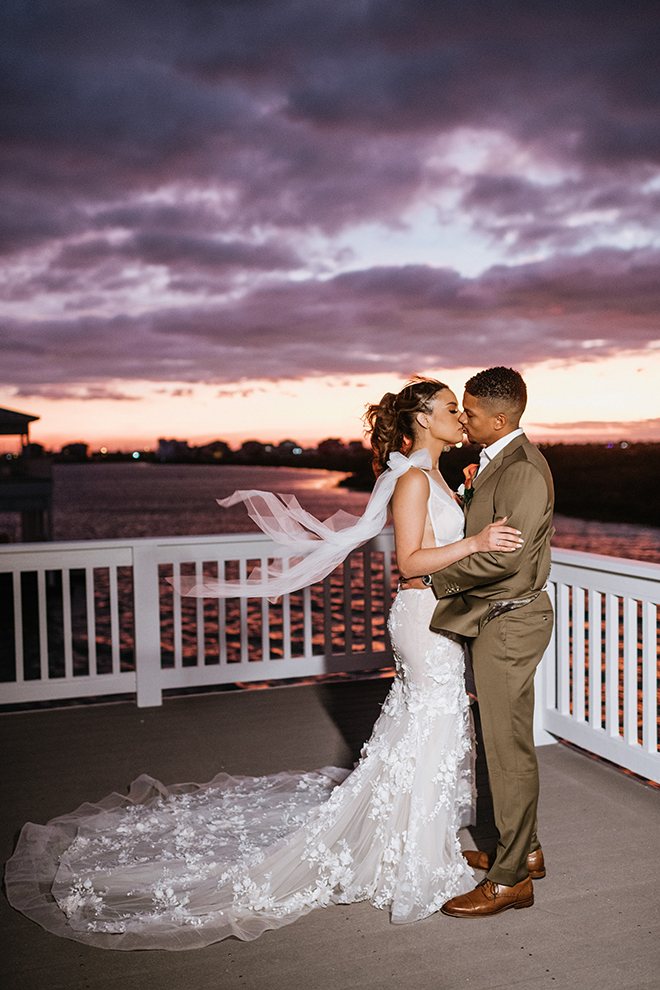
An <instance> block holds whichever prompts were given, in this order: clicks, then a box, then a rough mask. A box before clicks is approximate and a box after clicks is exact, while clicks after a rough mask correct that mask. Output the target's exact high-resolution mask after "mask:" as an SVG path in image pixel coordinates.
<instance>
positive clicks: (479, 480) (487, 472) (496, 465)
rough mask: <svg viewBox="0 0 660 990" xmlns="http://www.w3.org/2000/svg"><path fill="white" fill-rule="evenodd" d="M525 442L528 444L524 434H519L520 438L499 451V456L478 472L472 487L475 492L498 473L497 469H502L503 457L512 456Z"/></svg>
mask: <svg viewBox="0 0 660 990" xmlns="http://www.w3.org/2000/svg"><path fill="white" fill-rule="evenodd" d="M527 442H528V441H527V437H526V436H525V434H524V433H521V434H520V436H517V437H515V439H513V440H512V441H511V443H508V444H507V445H506V447H504V448H503V450H500V452H499V454H496V455H495V457H494V458H493V459H492V461H490V462H489V463H488V464H487V465H486V467H485V468H484V469H483V471H480V472H479V474H478V475H477V477H476V478H475V479H474V485H473V487H474V490H475V492H476V491H477V490H478V489H479V488H480V486H481V485H482V484H483V482H484V481H487V480H488V478H490V476H491V474H494V473H495V472H496V471H499V469H500V468H501V467H502V462H503V461H504V458H505V457H508V456H509V454H512V453H513V451H514V450H517V449H518V447H521V446H522V445H523V444H524V443H527Z"/></svg>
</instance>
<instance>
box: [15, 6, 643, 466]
mask: <svg viewBox="0 0 660 990" xmlns="http://www.w3.org/2000/svg"><path fill="white" fill-rule="evenodd" d="M2 20H3V22H4V23H3V24H2V25H1V26H0V36H1V37H2V41H1V42H0V44H1V45H2V48H3V51H4V54H3V62H4V70H3V78H4V83H3V87H4V92H3V95H2V98H1V100H0V117H1V119H2V133H3V135H4V137H3V144H2V149H1V156H2V172H3V182H2V193H1V197H2V202H1V203H0V245H1V249H2V261H1V267H0V306H1V313H0V406H6V407H9V408H12V409H19V410H22V411H26V412H30V413H32V414H34V415H39V416H40V417H41V420H40V421H39V422H38V423H36V424H34V427H33V428H32V431H31V436H32V439H34V440H38V441H40V442H42V443H44V444H46V445H47V446H54V447H59V446H60V445H61V444H62V443H66V442H70V441H76V440H81V439H82V440H86V441H87V442H89V443H90V444H91V445H92V446H93V447H95V448H97V447H99V446H101V445H106V446H108V447H110V448H113V449H114V448H115V447H118V446H119V447H124V448H128V447H129V446H135V445H139V446H143V445H153V444H154V443H155V440H156V438H157V437H159V436H166V437H171V436H174V437H180V438H186V439H188V440H189V441H190V442H191V443H196V442H202V441H205V440H210V439H215V438H222V439H225V440H228V441H230V442H231V443H233V444H237V443H239V442H240V441H241V440H244V439H247V438H249V437H257V438H259V439H262V440H279V439H283V438H284V437H291V438H293V439H296V440H299V441H301V442H305V443H310V442H316V441H318V440H320V439H323V438H324V437H327V436H340V437H343V438H344V439H346V440H349V439H353V438H356V437H359V436H361V426H360V416H361V414H362V412H363V409H364V404H365V403H366V402H368V401H373V400H375V399H378V398H379V397H380V395H381V394H382V393H383V392H384V391H386V390H393V389H397V388H399V387H400V386H401V385H402V384H403V382H404V381H405V379H406V377H407V376H408V375H410V374H412V373H415V372H418V373H429V374H432V375H433V376H434V377H440V378H442V380H444V381H447V382H448V383H449V384H450V385H451V386H452V387H453V388H455V390H457V391H458V393H459V395H460V393H461V391H462V386H463V383H464V382H465V380H466V377H468V376H469V375H470V374H472V373H474V371H475V370H478V369H479V368H482V367H486V366H490V365H494V364H504V365H508V366H513V367H517V368H518V369H519V370H520V371H522V372H523V373H524V375H525V377H526V379H527V381H528V385H529V389H530V403H529V407H528V412H527V416H526V420H525V423H526V426H527V428H528V432H529V433H530V435H531V436H533V437H534V438H537V439H550V440H580V439H624V438H625V439H628V440H635V439H640V440H642V439H643V440H660V402H659V401H658V394H659V392H660V305H659V304H660V228H659V224H658V220H659V217H660V72H659V71H658V51H659V50H660V7H659V6H658V3H657V0H653V2H639V0H627V2H621V0H617V2H610V3H608V2H604V0H572V2H570V3H569V2H564V0H517V2H516V0H512V2H508V0H473V2H471V0H438V2H433V0H370V2H367V0H21V2H20V3H19V2H18V0H17V2H12V3H10V4H8V5H6V7H5V11H4V13H3V15H2Z"/></svg>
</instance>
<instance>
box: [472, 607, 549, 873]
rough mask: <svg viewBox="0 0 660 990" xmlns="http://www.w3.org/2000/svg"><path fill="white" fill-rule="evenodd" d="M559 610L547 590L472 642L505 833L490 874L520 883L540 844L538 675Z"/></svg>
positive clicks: (491, 778)
mask: <svg viewBox="0 0 660 990" xmlns="http://www.w3.org/2000/svg"><path fill="white" fill-rule="evenodd" d="M552 622H553V613H552V606H551V604H550V599H549V598H548V595H547V593H546V592H545V591H542V592H541V594H540V595H539V597H538V598H537V599H536V600H535V601H533V602H530V604H529V605H524V606H522V607H521V608H517V609H514V610H512V611H510V612H505V613H504V614H503V615H500V616H498V618H496V619H492V620H491V621H490V622H489V623H487V624H486V625H485V626H484V628H483V629H482V630H481V632H480V633H479V635H478V636H477V637H476V638H475V639H474V640H472V644H471V652H472V667H473V670H474V680H475V685H476V688H477V699H478V701H479V714H480V716H481V727H482V732H483V741H484V749H485V752H486V762H487V764H488V780H489V783H490V790H491V795H492V798H493V811H494V815H495V824H496V825H497V828H498V831H499V834H500V838H499V843H498V847H497V855H496V858H495V862H494V863H493V865H492V867H491V868H490V870H489V871H488V874H487V876H488V879H489V880H493V881H494V882H495V883H500V884H506V885H507V886H513V884H516V883H518V882H519V881H520V880H524V879H525V877H526V876H527V875H528V871H527V855H528V853H530V852H533V851H534V850H535V849H538V848H539V841H538V838H537V836H536V807H537V803H538V794H539V774H538V764H537V761H536V750H535V747H534V724H533V723H534V672H535V670H536V668H537V666H538V664H539V663H540V661H541V658H542V657H543V654H544V653H545V650H546V648H547V646H548V643H549V642H550V636H551V632H552Z"/></svg>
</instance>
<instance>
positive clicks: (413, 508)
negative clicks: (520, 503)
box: [5, 379, 521, 949]
mask: <svg viewBox="0 0 660 990" xmlns="http://www.w3.org/2000/svg"><path fill="white" fill-rule="evenodd" d="M458 413H459V407H458V404H457V401H456V396H455V395H454V393H453V392H452V391H451V390H450V389H449V388H448V387H447V386H446V385H443V384H442V383H440V382H437V381H434V380H431V379H415V380H413V381H412V382H410V383H409V384H408V385H406V386H405V388H403V389H402V390H401V392H399V393H398V395H393V394H391V393H387V394H386V395H385V396H384V397H383V399H382V400H381V402H380V403H379V404H377V405H372V406H369V407H368V409H367V413H366V417H365V419H366V421H367V423H368V426H369V433H370V435H371V443H372V447H373V450H374V465H375V468H376V472H377V473H378V475H379V478H378V481H377V484H376V487H375V489H374V493H373V495H372V497H371V499H370V502H369V506H368V507H367V510H366V512H365V514H364V516H363V517H362V518H361V519H360V520H357V521H356V520H353V525H352V526H347V524H346V518H345V517H344V518H343V519H342V520H341V521H340V524H339V525H334V524H333V522H332V520H328V521H326V524H325V525H324V524H320V523H319V522H318V520H315V519H313V517H309V518H305V517H306V514H305V513H303V510H302V509H300V506H298V505H297V503H295V502H287V503H286V508H282V503H278V505H277V506H276V512H275V514H274V516H273V515H272V514H271V515H268V519H267V522H266V523H264V528H267V529H268V527H270V528H271V529H272V527H273V526H275V527H276V528H278V531H284V530H287V529H288V530H289V531H292V532H293V533H294V538H293V542H294V543H295V544H296V545H298V543H299V542H300V533H301V526H303V525H305V526H307V528H308V529H310V530H312V532H313V533H314V541H313V542H312V544H311V546H312V552H311V554H309V555H308V556H307V557H305V558H304V559H303V560H302V562H301V563H302V564H303V565H305V562H306V561H307V565H308V569H307V571H306V572H305V573H306V574H307V575H309V574H310V573H321V572H323V573H327V572H328V568H330V569H331V568H332V566H334V564H329V563H328V561H329V559H330V558H331V557H332V559H333V560H334V559H335V558H336V555H337V549H336V543H337V533H339V534H340V539H339V543H340V544H341V548H342V549H341V555H340V556H346V554H347V553H348V552H349V550H350V549H351V544H352V546H356V545H359V543H361V542H364V540H365V539H368V538H369V536H365V532H369V534H370V535H375V533H374V532H373V530H374V529H375V531H376V532H378V528H376V527H379V528H381V527H382V525H383V522H384V521H385V516H384V513H386V511H387V504H388V503H389V505H390V507H391V512H392V517H393V523H394V536H395V544H396V554H397V562H398V568H399V571H400V574H401V578H402V580H401V584H400V586H399V591H398V593H397V595H396V598H395V600H394V603H393V605H392V609H391V612H390V617H389V633H390V638H391V641H392V646H393V649H394V657H395V662H396V677H395V679H394V682H393V684H392V688H391V690H390V692H389V694H388V696H387V698H386V700H385V703H384V705H383V709H382V712H381V715H380V716H379V718H378V720H377V722H376V724H375V726H374V729H373V733H372V735H371V738H370V739H369V741H368V742H367V743H366V744H365V746H364V748H363V750H362V754H361V758H360V761H359V762H358V764H357V765H356V767H355V769H354V770H353V771H352V772H349V771H347V770H341V769H338V768H336V767H324V768H323V769H321V770H319V771H316V772H314V773H291V772H285V773H279V774H275V775H272V776H268V777H260V778H252V777H229V776H228V775H227V774H219V775H218V776H216V777H215V778H214V779H213V780H212V781H210V783H208V784H204V785H201V786H198V785H195V784H180V785H174V786H170V787H165V786H164V785H163V784H161V783H160V782H158V781H156V780H153V779H152V778H150V777H147V776H142V777H139V778H138V779H137V780H136V781H134V783H133V785H132V786H131V790H130V793H129V795H128V797H123V796H121V795H119V794H112V795H110V796H109V797H107V798H105V799H104V800H102V801H100V802H99V803H98V804H95V805H91V804H84V805H82V806H81V807H80V808H79V809H78V810H77V811H76V812H73V813H72V814H69V815H65V816H62V817H61V818H56V819H53V821H51V822H49V823H48V824H47V825H45V826H39V825H33V824H27V825H26V826H25V827H24V828H23V831H22V833H21V837H20V839H19V842H18V846H17V849H16V852H15V853H14V856H13V857H12V859H11V860H10V861H9V863H8V864H7V869H6V877H5V880H6V887H7V893H8V897H9V900H10V902H11V903H12V905H13V906H14V907H16V908H17V909H18V910H20V911H22V912H23V913H24V914H26V915H27V916H28V917H30V918H32V919H33V920H34V921H36V922H38V923H39V924H40V925H42V926H43V927H44V928H46V929H47V930H49V931H51V932H54V933H55V934H57V935H61V936H63V937H66V938H71V939H75V940H77V941H79V942H83V943H86V944H89V945H94V946H98V947H100V948H106V949H149V948H152V949H155V948H158V949H189V948H196V947H199V946H203V945H208V944H210V943H211V942H215V941H218V940H219V939H222V938H225V937H227V936H229V935H234V936H236V937H238V938H241V939H253V938H257V937H258V936H259V935H260V934H261V933H262V932H264V931H265V930H266V929H273V928H278V927H280V926H282V925H286V924H289V923H290V922H292V921H294V920H295V919H296V918H298V917H300V916H301V915H303V914H306V913H307V912H308V911H311V910H312V909H313V908H316V907H321V906H325V905H328V904H347V903H350V902H353V901H358V900H369V901H370V902H371V903H372V904H373V905H374V906H375V907H379V908H389V910H390V912H391V918H392V921H393V922H395V923H405V922H412V921H416V920H418V919H421V918H425V917H427V916H428V915H430V914H432V913H433V912H435V911H437V910H438V909H439V908H440V907H441V905H442V904H443V903H444V902H445V901H446V900H447V899H448V898H450V897H454V896H455V895H457V894H461V893H464V892H467V891H468V890H470V889H471V888H472V886H473V879H472V876H473V875H472V871H471V869H470V867H469V866H468V865H467V863H466V862H465V860H464V858H463V857H462V855H461V849H460V845H459V842H458V837H457V832H458V829H459V828H460V827H461V826H462V825H465V824H468V823H469V822H470V820H471V818H472V811H473V804H474V788H473V780H472V767H473V759H472V737H471V725H470V715H469V704H468V698H467V695H466V692H465V688H464V679H463V673H464V657H463V647H462V644H461V643H460V642H459V641H458V639H457V638H456V637H454V636H453V635H451V634H447V635H439V634H437V633H433V632H431V631H430V630H429V621H430V619H431V615H432V612H433V608H434V603H435V599H434V596H433V592H432V590H431V588H429V587H427V586H426V585H425V584H424V583H423V581H422V579H421V576H422V575H427V574H429V573H430V572H433V571H437V570H440V569H441V568H443V567H445V566H447V565H448V564H450V563H453V562H454V561H457V560H460V559H462V558H463V557H465V556H468V555H469V554H472V553H479V552H485V551H488V552H493V551H496V550H497V551H498V552H511V551H514V550H516V549H517V547H518V546H519V545H520V543H521V539H520V534H519V533H518V531H517V530H514V529H512V528H511V527H507V526H505V525H504V522H505V521H506V520H503V522H502V523H497V524H492V525H490V526H487V527H486V528H485V529H484V530H483V531H482V532H481V533H480V534H479V535H478V536H476V537H473V538H470V539H463V538H462V534H463V513H462V510H461V508H460V507H459V505H458V504H457V501H456V498H455V496H454V495H453V493H452V492H451V491H450V489H449V488H448V486H447V484H446V482H445V481H444V479H443V477H442V475H441V474H440V471H439V470H438V459H439V456H440V453H441V452H442V450H443V447H444V446H445V445H446V444H454V443H458V442H459V441H460V440H461V438H462V429H461V426H460V424H459V422H458ZM237 497H238V498H242V499H243V500H244V501H246V502H247V503H248V505H249V506H251V509H252V510H253V511H254V512H257V509H256V508H255V506H257V505H258V504H260V502H259V500H260V498H261V505H262V508H263V504H264V500H265V503H266V504H270V503H269V499H271V498H274V497H271V496H267V495H266V494H265V493H255V492H245V493H238V495H237V496H232V498H234V499H236V498H237ZM271 509H272V505H271ZM287 514H288V515H287ZM275 517H277V521H276V522H273V519H274V518H275ZM261 518H265V516H264V512H263V511H262V513H261ZM325 527H327V530H326V529H325ZM328 544H333V549H332V553H330V555H329V556H328V552H327V547H328ZM347 547H348V549H347ZM333 555H334V556H333ZM319 559H320V560H321V565H318V566H317V565H315V564H314V560H317V561H318V560H319ZM310 561H311V564H310ZM307 565H306V566H307ZM298 566H299V564H296V565H294V567H293V568H292V569H290V570H287V571H286V572H282V573H280V574H279V575H277V574H275V575H267V576H266V577H264V576H262V575H258V576H257V579H256V581H257V583H256V584H255V582H254V581H253V582H252V583H251V584H249V582H248V584H246V585H245V586H242V587H240V588H238V589H237V588H236V587H233V588H232V589H231V590H230V591H227V590H226V588H224V586H223V587H216V588H210V587H208V586H202V587H201V588H197V589H194V588H192V589H188V592H189V593H190V592H192V593H193V594H195V593H197V594H200V595H201V594H204V595H208V594H214V593H215V594H222V593H225V594H229V593H230V594H233V595H236V594H243V595H246V596H247V595H250V596H254V595H255V589H256V588H258V589H259V590H260V591H261V592H262V593H263V594H266V595H271V594H272V595H274V596H276V595H279V594H282V593H283V591H282V590H281V588H282V587H284V585H282V579H283V574H284V575H287V577H286V580H287V581H288V582H289V586H287V590H293V588H292V587H291V586H290V585H291V581H292V580H293V581H295V580H296V577H297V578H300V574H301V573H302V572H300V571H296V567H298ZM315 567H316V568H317V569H316V571H315V570H314V568H315ZM319 567H320V570H319ZM310 568H311V570H310ZM292 572H293V573H294V574H295V576H294V577H293V578H291V576H290V575H291V574H292ZM300 586H301V585H300V584H298V585H297V587H300Z"/></svg>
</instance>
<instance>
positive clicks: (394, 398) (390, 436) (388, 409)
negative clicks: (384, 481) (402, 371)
mask: <svg viewBox="0 0 660 990" xmlns="http://www.w3.org/2000/svg"><path fill="white" fill-rule="evenodd" d="M447 387H448V386H447V385H444V384H443V383H442V382H438V381H436V380H435V378H417V377H415V378H413V379H412V380H411V381H409V382H408V384H407V385H405V386H404V387H403V388H402V389H401V391H400V392H399V393H398V394H397V395H394V393H393V392H386V393H385V395H384V396H383V398H382V399H381V400H380V402H379V403H377V404H372V405H368V406H367V411H366V413H365V414H364V416H363V419H364V423H365V426H366V428H367V429H366V433H367V436H368V437H369V438H370V440H371V449H372V450H373V452H374V458H373V462H372V463H373V468H374V473H375V474H376V476H378V475H379V474H381V472H382V471H384V470H385V467H386V466H387V459H388V457H389V456H390V454H391V453H392V452H393V451H399V452H400V453H402V454H405V453H407V451H408V450H409V449H410V447H411V446H412V444H413V441H414V439H415V431H416V428H417V413H420V412H423V413H430V412H431V409H432V406H433V400H434V398H435V397H436V395H437V394H438V392H442V390H443V389H445V388H447Z"/></svg>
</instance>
